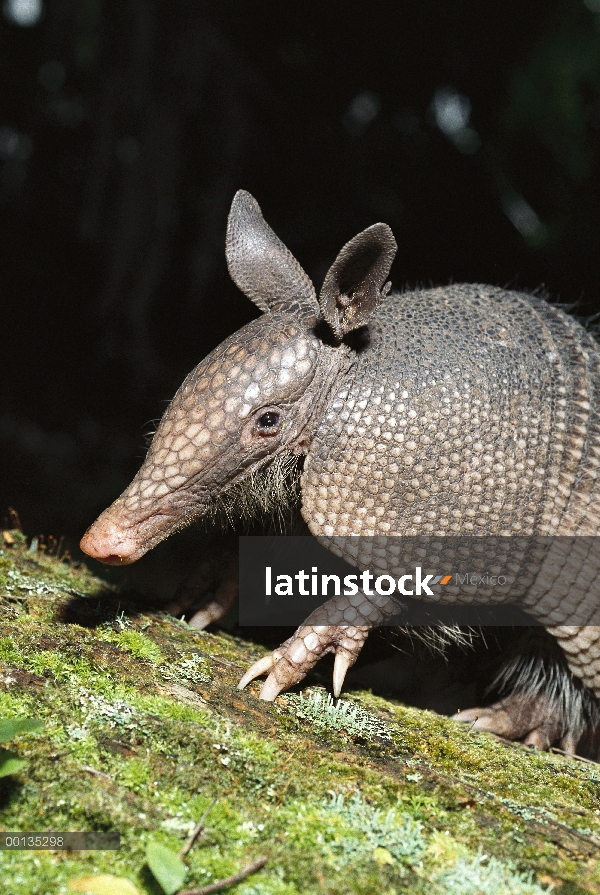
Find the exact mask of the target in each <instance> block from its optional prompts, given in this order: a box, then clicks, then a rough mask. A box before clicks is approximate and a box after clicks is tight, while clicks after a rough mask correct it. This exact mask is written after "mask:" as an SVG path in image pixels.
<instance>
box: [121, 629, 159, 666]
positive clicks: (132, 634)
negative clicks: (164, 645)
mask: <svg viewBox="0 0 600 895" xmlns="http://www.w3.org/2000/svg"><path fill="white" fill-rule="evenodd" d="M114 640H115V643H118V645H119V646H120V647H122V648H123V649H126V650H127V651H128V652H130V653H131V655H132V656H136V657H137V658H138V659H148V660H149V661H150V662H153V663H154V664H155V665H156V664H158V663H159V662H160V661H161V660H162V654H161V651H160V648H159V647H158V646H157V645H156V643H154V641H152V640H150V638H149V637H146V636H145V635H144V634H140V632H139V631H127V630H124V631H119V633H118V634H117V635H116V636H115V638H114Z"/></svg>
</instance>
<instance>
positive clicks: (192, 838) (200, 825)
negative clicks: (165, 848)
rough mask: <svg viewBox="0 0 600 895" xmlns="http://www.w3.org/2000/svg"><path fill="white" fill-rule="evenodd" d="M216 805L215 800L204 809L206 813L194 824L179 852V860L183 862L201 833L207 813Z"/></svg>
mask: <svg viewBox="0 0 600 895" xmlns="http://www.w3.org/2000/svg"><path fill="white" fill-rule="evenodd" d="M216 804H217V800H216V799H215V801H214V802H213V803H212V805H209V806H208V808H207V809H206V811H205V812H204V814H203V815H202V817H201V818H200V820H199V821H198V823H197V824H196V826H195V827H194V829H193V830H192V832H191V833H190V836H189V838H188V840H187V842H186V843H185V845H184V846H183V848H182V849H181V851H180V852H179V857H180V859H181V860H183V859H184V858H185V856H186V855H187V853H188V852H189V850H190V848H191V847H192V845H193V844H194V842H195V841H196V839H197V838H198V836H199V835H200V834H201V833H202V828H203V827H204V821H205V820H206V818H207V817H208V815H209V813H210V812H211V811H212V810H213V808H214V807H215V805H216Z"/></svg>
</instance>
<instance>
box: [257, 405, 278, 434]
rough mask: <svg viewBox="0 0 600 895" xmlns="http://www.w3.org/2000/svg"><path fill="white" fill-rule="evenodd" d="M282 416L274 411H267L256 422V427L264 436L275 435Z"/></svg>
mask: <svg viewBox="0 0 600 895" xmlns="http://www.w3.org/2000/svg"><path fill="white" fill-rule="evenodd" d="M279 420H280V416H279V414H278V413H276V412H275V411H274V410H267V411H266V412H265V413H263V414H262V416H259V418H258V419H257V421H256V427H257V429H258V431H259V432H261V433H262V434H263V435H275V433H276V431H277V427H278V426H279Z"/></svg>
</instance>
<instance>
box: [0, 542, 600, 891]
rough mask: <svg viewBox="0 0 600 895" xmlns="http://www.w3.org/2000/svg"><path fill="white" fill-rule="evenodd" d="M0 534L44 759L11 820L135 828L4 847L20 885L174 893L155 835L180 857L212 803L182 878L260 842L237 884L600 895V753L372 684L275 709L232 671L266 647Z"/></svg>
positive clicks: (193, 878)
mask: <svg viewBox="0 0 600 895" xmlns="http://www.w3.org/2000/svg"><path fill="white" fill-rule="evenodd" d="M0 546H1V547H2V548H3V549H2V550H0V611H1V613H2V615H1V621H0V719H3V718H11V717H15V716H18V717H29V718H37V719H40V720H41V721H43V722H44V728H43V730H42V731H41V732H40V733H37V734H24V735H22V736H20V737H17V738H16V739H15V740H14V741H13V742H12V743H11V744H10V745H11V749H14V750H15V751H16V752H18V754H19V756H20V757H21V758H24V759H26V761H27V765H26V766H25V767H24V768H22V769H21V770H20V771H19V772H18V773H16V774H14V775H11V776H7V777H4V778H2V779H0V823H1V824H2V829H3V830H5V831H38V832H46V831H66V830H70V831H77V830H81V831H118V832H119V833H120V836H121V847H120V849H119V850H118V851H58V850H46V851H18V852H15V851H9V850H2V851H0V878H1V879H2V889H3V891H6V892H10V893H11V895H21V893H22V895H33V893H40V895H42V893H43V895H50V893H52V895H54V893H57V895H58V893H65V895H67V893H69V892H70V891H72V888H70V887H69V884H70V883H71V884H73V881H74V880H77V879H80V878H82V877H90V876H91V877H94V876H95V875H101V874H111V875H112V876H113V877H115V878H123V879H126V880H129V881H130V883H131V884H133V886H134V887H135V889H133V888H132V889H130V891H135V890H137V891H138V892H140V893H159V892H161V891H162V890H161V889H160V887H159V885H158V883H157V882H156V880H155V879H154V877H153V876H152V874H151V873H150V870H149V868H148V866H147V864H146V850H147V846H148V844H149V843H151V842H154V843H161V844H163V845H165V846H167V847H169V848H170V849H171V850H172V851H173V852H175V853H177V852H179V850H180V849H181V847H182V846H183V844H184V843H185V841H186V839H187V838H188V836H189V834H190V831H191V830H192V829H193V827H194V825H195V824H196V823H197V821H198V820H199V818H200V817H201V816H202V815H203V814H204V812H205V811H206V810H207V809H208V808H210V811H209V813H208V815H207V817H206V820H205V828H204V832H203V835H202V837H201V838H200V839H199V840H198V841H197V842H196V843H195V845H194V846H193V847H192V848H191V850H190V851H189V854H188V855H187V856H186V862H187V864H188V872H187V876H186V879H185V883H184V885H185V887H187V888H193V887H200V886H203V885H206V884H208V883H211V882H213V881H215V880H217V879H221V878H225V877H228V876H231V875H233V874H235V873H237V872H238V871H240V870H242V869H243V868H244V867H246V866H247V865H249V864H252V862H254V861H256V860H257V859H258V858H260V857H262V856H265V857H267V858H268V861H267V863H266V865H265V866H264V867H262V868H261V869H260V870H258V871H257V872H256V873H255V874H253V875H251V876H249V877H247V878H246V879H245V880H243V881H241V882H239V883H237V884H236V885H235V886H234V887H232V888H230V889H229V891H232V892H233V891H235V892H239V893H241V895H296V893H302V895H306V893H319V895H322V893H328V895H334V893H335V895H337V893H339V895H342V893H344V895H345V893H350V892H357V893H374V895H375V893H377V895H379V893H384V895H385V893H388V895H392V893H396V892H407V893H432V892H433V893H437V892H439V893H455V895H475V893H481V895H505V893H506V895H539V893H542V892H544V891H548V890H553V891H554V892H559V893H562V895H567V893H569V895H571V893H583V892H592V893H600V866H599V856H600V766H599V765H597V764H593V763H591V762H585V761H582V760H577V759H572V758H568V757H566V756H564V755H561V754H557V753H540V752H535V751H530V750H528V749H526V748H524V747H520V746H509V745H506V744H504V743H502V742H500V741H499V740H497V739H495V738H494V737H492V736H490V735H487V734H484V733H478V732H476V731H473V730H469V729H468V728H466V727H464V726H463V725H459V724H456V723H454V722H452V721H451V720H449V719H447V718H444V717H441V716H439V715H436V714H434V713H432V712H426V711H420V710H417V709H413V708H409V707H406V706H404V705H401V704H398V703H395V702H392V701H389V700H384V699H382V698H380V697H378V696H377V695H374V694H372V693H369V692H349V693H348V694H346V695H345V698H344V699H343V700H341V701H340V703H334V702H333V701H332V700H331V699H330V698H329V697H328V696H327V694H326V692H325V691H324V690H322V689H314V688H313V689H312V690H311V689H309V690H306V689H305V690H304V691H303V692H302V694H299V693H295V694H287V695H282V696H280V697H279V698H278V699H277V700H276V702H275V703H273V704H269V703H264V702H261V701H259V700H258V699H257V694H258V692H259V685H258V684H254V685H251V686H250V687H249V688H248V690H247V691H244V692H239V691H237V689H236V685H237V682H238V680H239V678H240V676H241V674H242V673H243V671H244V670H245V669H246V668H247V667H248V665H249V664H250V663H251V662H253V661H254V660H255V659H257V658H258V657H259V656H260V655H261V654H262V653H263V652H264V651H263V650H262V648H260V647H257V646H256V645H252V644H249V643H246V642H243V641H241V640H240V639H237V638H235V637H232V636H230V635H227V634H214V633H206V632H197V631H193V630H192V629H190V628H189V627H188V626H187V625H186V624H185V623H184V622H180V621H177V620H176V619H174V618H172V617H170V616H168V615H166V614H164V613H161V612H148V613H143V612H141V611H140V608H139V607H140V602H139V598H138V600H135V599H134V598H133V597H132V596H131V595H128V594H123V593H119V592H117V591H116V590H115V589H113V588H111V587H110V586H109V585H107V584H106V582H104V581H101V580H99V579H97V578H95V577H93V576H92V574H91V573H90V572H88V571H87V570H86V569H85V568H84V567H80V568H75V567H74V566H73V565H72V564H70V563H68V562H64V561H61V560H60V558H57V557H56V556H49V555H48V553H47V552H45V553H44V552H41V551H40V550H39V549H37V548H36V544H35V542H34V543H32V544H31V545H29V544H28V542H27V540H26V539H25V537H24V536H23V535H22V534H21V533H19V532H14V531H13V532H8V533H6V534H5V537H4V542H3V543H2V542H0ZM211 806H212V807H211ZM76 885H77V884H76ZM115 885H117V884H116V883H115Z"/></svg>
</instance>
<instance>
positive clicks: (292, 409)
mask: <svg viewBox="0 0 600 895" xmlns="http://www.w3.org/2000/svg"><path fill="white" fill-rule="evenodd" d="M395 251H396V243H395V241H394V237H393V235H392V233H391V231H390V230H389V228H388V227H387V226H386V225H385V224H375V225H374V226H373V227H369V228H368V230H365V231H363V232H362V233H360V234H358V236H356V237H355V238H354V239H353V240H351V242H350V243H348V244H347V245H346V246H344V248H343V249H342V251H341V252H340V254H339V255H338V258H337V259H336V261H335V263H334V264H333V266H332V268H331V269H330V271H329V273H328V274H327V277H326V279H325V283H324V285H323V289H322V290H321V294H320V296H319V298H318V299H317V297H316V294H315V290H314V287H313V285H312V283H311V281H310V279H309V278H308V276H307V275H306V273H305V272H304V271H303V270H302V268H301V267H300V265H299V264H298V262H297V261H296V259H295V258H294V257H293V256H292V255H291V254H290V252H289V251H288V250H287V249H286V247H285V246H284V245H283V243H282V242H280V240H279V239H278V237H277V236H276V235H275V234H274V233H273V231H272V230H271V229H270V227H269V226H268V224H267V223H266V222H265V220H264V218H263V217H262V214H261V211H260V208H259V207H258V204H257V203H256V201H255V200H254V199H253V198H252V196H250V195H249V194H248V193H245V192H243V191H240V192H238V193H237V194H236V196H235V198H234V201H233V205H232V208H231V212H230V215H229V222H228V230H227V261H228V266H229V271H230V273H231V276H232V278H233V279H234V281H235V282H236V283H237V285H238V286H239V287H240V288H241V289H242V291H244V292H245V293H246V294H247V295H248V296H249V298H251V299H252V300H253V301H254V302H255V304H256V305H258V307H259V308H260V309H261V310H262V311H263V312H264V314H263V316H262V317H261V318H259V319H258V320H254V321H252V322H251V323H249V324H247V325H246V326H245V327H243V328H242V329H240V330H238V332H236V333H235V334H234V335H232V336H230V337H229V338H228V339H226V340H225V341H224V342H223V343H221V345H219V346H218V347H217V348H216V349H215V350H214V351H213V352H212V353H211V354H210V355H209V356H208V357H207V358H205V360H203V361H202V362H201V363H200V364H199V365H198V366H197V367H196V368H195V369H194V370H193V371H192V372H191V373H190V374H189V376H188V377H187V378H186V380H185V381H184V382H183V384H182V386H181V387H180V389H179V391H178V392H177V394H176V395H175V397H174V399H173V401H172V402H171V404H170V405H169V407H168V408H167V411H166V413H165V415H164V416H163V418H162V420H161V422H160V424H159V426H158V429H157V431H156V433H155V435H154V438H153V440H152V443H151V445H150V449H149V451H148V455H147V457H146V460H145V461H144V463H143V465H142V467H141V469H140V471H139V472H138V474H137V475H136V476H135V478H134V479H133V481H132V482H131V484H130V485H129V487H128V488H127V489H126V490H125V491H124V492H123V494H122V495H121V496H120V497H119V498H118V499H117V500H116V501H115V502H114V503H113V504H112V505H111V506H110V507H109V508H108V509H107V510H105V511H104V512H103V513H102V514H101V515H100V516H99V517H98V519H97V520H96V522H94V524H93V525H92V526H91V527H90V528H89V529H88V530H87V532H86V533H85V535H84V537H83V538H82V541H81V548H82V550H83V551H84V552H85V553H87V554H89V555H90V556H92V557H94V558H96V559H99V560H101V561H102V562H105V563H131V562H135V560H137V559H139V558H140V557H141V556H143V555H144V553H146V552H147V551H148V550H149V549H151V548H152V547H154V546H155V545H156V544H157V543H159V541H161V540H163V539H164V538H166V537H167V536H168V535H169V534H171V533H172V532H173V531H176V530H178V529H180V528H182V527H183V526H184V525H186V524H187V523H188V522H190V521H191V520H192V519H194V518H197V517H199V516H202V515H203V514H204V513H206V511H207V509H208V508H209V507H210V506H211V503H212V502H213V500H214V497H215V495H219V494H220V493H222V492H223V491H225V490H226V489H228V488H230V487H231V486H232V485H234V484H236V483H237V482H240V481H242V480H243V478H244V477H245V476H249V475H251V474H252V472H253V471H255V470H256V469H258V468H259V467H261V466H263V465H265V464H266V463H269V462H270V461H271V460H272V459H273V458H274V457H276V456H277V455H278V454H280V453H281V452H283V451H288V452H293V453H297V454H302V453H306V451H307V450H308V447H309V445H310V439H311V432H312V431H313V429H314V427H315V426H316V425H318V422H319V419H320V417H321V415H322V413H323V408H324V405H325V404H326V401H327V398H328V396H329V393H330V391H331V389H332V387H333V385H334V384H335V383H336V382H337V380H338V378H339V375H340V370H342V369H343V368H344V367H345V366H346V365H347V354H348V351H349V350H350V349H349V348H348V346H347V345H346V344H345V343H344V341H343V340H344V338H345V336H346V335H347V334H348V333H350V332H351V331H353V330H355V329H358V328H360V327H363V326H364V325H365V324H366V323H367V321H368V318H369V317H370V315H371V314H372V312H373V310H374V309H375V307H376V306H377V304H378V302H379V301H380V299H381V297H382V295H384V294H385V293H386V292H387V287H384V282H385V279H386V277H387V274H388V272H389V268H390V266H391V263H392V260H393V258H394V254H395ZM382 287H383V288H382ZM323 321H325V322H323ZM324 331H325V336H326V338H325V339H323V332H324ZM344 361H345V362H344Z"/></svg>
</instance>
